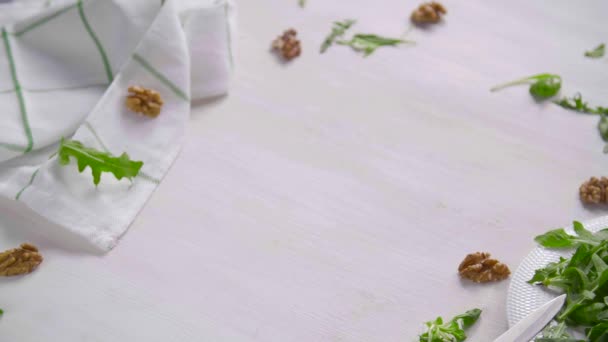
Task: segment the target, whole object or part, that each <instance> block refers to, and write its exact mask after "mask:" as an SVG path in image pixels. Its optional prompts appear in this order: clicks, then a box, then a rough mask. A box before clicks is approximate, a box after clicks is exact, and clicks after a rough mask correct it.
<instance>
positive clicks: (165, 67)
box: [0, 0, 235, 251]
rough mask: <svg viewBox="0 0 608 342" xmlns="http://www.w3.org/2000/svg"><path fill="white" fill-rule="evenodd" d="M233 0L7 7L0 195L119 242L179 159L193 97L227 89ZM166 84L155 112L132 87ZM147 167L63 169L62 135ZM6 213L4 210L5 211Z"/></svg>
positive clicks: (97, 241)
mask: <svg viewBox="0 0 608 342" xmlns="http://www.w3.org/2000/svg"><path fill="white" fill-rule="evenodd" d="M234 26H235V25H234V7H233V5H232V3H231V2H230V0H181V1H180V0H166V1H160V0H158V1H157V0H70V1H65V0H64V1H61V0H56V1H48V0H46V1H42V0H41V1H36V0H29V1H25V0H23V1H18V0H15V1H13V2H11V3H8V4H4V3H2V4H0V39H1V40H2V42H1V43H0V196H4V197H8V198H10V199H13V200H17V201H20V202H22V203H23V204H25V205H26V206H27V207H29V208H30V209H32V210H34V211H36V212H37V213H38V214H40V215H41V216H43V217H45V218H46V219H48V220H49V221H51V222H53V223H55V224H58V225H59V226H61V227H64V228H65V229H66V231H69V232H71V233H76V234H78V235H80V236H82V237H84V238H85V239H87V240H88V241H89V242H90V243H91V244H93V245H95V246H96V247H99V248H100V249H102V250H104V251H108V250H110V249H111V248H112V247H113V246H115V245H116V243H117V241H118V239H119V237H120V236H122V235H123V234H124V233H125V231H126V230H127V228H128V226H129V225H130V224H131V222H132V221H133V219H134V218H135V216H136V215H137V213H138V212H139V211H140V210H141V208H142V207H143V206H144V204H145V202H146V201H147V199H148V198H149V196H150V195H151V194H152V192H153V191H154V189H155V188H156V186H158V184H159V183H160V181H161V180H162V178H163V176H164V175H165V174H166V173H167V171H168V170H169V167H170V165H171V164H172V163H173V161H174V159H175V157H176V155H177V153H178V151H179V148H180V145H181V143H182V142H183V140H184V136H185V130H186V125H187V124H188V120H189V116H190V102H191V100H196V99H203V98H207V97H212V96H217V95H220V94H223V93H225V92H226V91H227V88H228V83H229V79H230V75H231V73H232V67H233V60H234V59H233V56H232V51H233V47H232V39H231V38H232V37H233V36H234ZM131 85H140V86H144V87H147V88H151V89H155V90H157V91H159V92H160V93H161V95H162V98H163V100H164V106H163V111H162V113H161V115H160V116H159V117H158V118H156V119H149V118H146V117H142V116H138V115H136V114H134V113H131V112H130V111H129V110H128V109H127V108H126V106H125V96H126V94H127V88H128V87H129V86H131ZM71 136H73V138H74V139H77V140H80V141H82V142H83V143H84V144H85V145H89V146H93V147H96V148H98V149H100V150H106V151H110V152H112V153H113V154H116V155H118V154H121V153H122V152H127V153H128V154H129V155H130V156H131V157H132V159H135V160H142V161H143V162H144V167H143V169H142V172H141V173H140V175H139V176H138V177H137V178H136V179H135V180H134V181H133V183H131V182H129V181H127V180H123V181H117V180H115V179H114V178H113V177H112V176H106V175H105V174H104V175H103V176H102V183H101V184H100V185H99V186H98V187H94V186H93V185H92V182H91V175H90V172H84V173H82V174H81V173H78V171H77V169H76V167H61V166H59V165H58V162H57V160H56V157H55V156H54V152H55V151H56V148H57V144H58V142H59V141H60V140H61V138H62V137H71ZM1 214H2V208H0V215H1Z"/></svg>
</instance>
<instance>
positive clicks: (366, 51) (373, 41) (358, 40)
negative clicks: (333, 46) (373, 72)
mask: <svg viewBox="0 0 608 342" xmlns="http://www.w3.org/2000/svg"><path fill="white" fill-rule="evenodd" d="M336 43H337V44H340V45H347V46H350V47H351V48H353V50H355V51H363V56H365V57H367V56H369V55H371V54H372V53H374V51H376V49H378V48H379V47H382V46H397V45H399V44H404V43H413V42H412V41H408V40H403V39H398V38H387V37H381V36H378V35H375V34H362V33H358V34H356V35H354V36H353V38H351V40H339V41H337V42H336Z"/></svg>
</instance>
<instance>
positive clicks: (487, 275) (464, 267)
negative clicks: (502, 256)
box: [458, 252, 511, 283]
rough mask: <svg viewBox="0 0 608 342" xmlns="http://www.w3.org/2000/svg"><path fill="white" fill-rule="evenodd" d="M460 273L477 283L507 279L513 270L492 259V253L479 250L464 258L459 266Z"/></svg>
mask: <svg viewBox="0 0 608 342" xmlns="http://www.w3.org/2000/svg"><path fill="white" fill-rule="evenodd" d="M458 273H460V276H461V277H463V278H467V279H470V280H472V281H474V282H476V283H487V282H490V281H499V280H503V279H506V278H508V277H509V275H510V274H511V271H510V270H509V267H508V266H507V265H505V264H503V263H501V262H499V261H498V260H496V259H491V258H490V253H481V252H477V253H472V254H469V255H467V256H466V257H465V258H464V260H463V261H462V262H461V263H460V265H459V266H458Z"/></svg>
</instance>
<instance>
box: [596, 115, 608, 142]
mask: <svg viewBox="0 0 608 342" xmlns="http://www.w3.org/2000/svg"><path fill="white" fill-rule="evenodd" d="M597 129H598V130H599V131H600V136H602V139H604V141H606V142H608V117H607V116H606V114H602V117H601V118H600V122H598V124H597Z"/></svg>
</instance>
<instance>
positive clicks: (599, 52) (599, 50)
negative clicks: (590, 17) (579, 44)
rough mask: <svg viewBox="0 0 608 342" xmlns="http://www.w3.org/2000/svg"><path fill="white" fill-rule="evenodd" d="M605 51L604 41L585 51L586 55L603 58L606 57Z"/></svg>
mask: <svg viewBox="0 0 608 342" xmlns="http://www.w3.org/2000/svg"><path fill="white" fill-rule="evenodd" d="M605 52H606V45H605V44H604V43H602V44H600V45H598V46H597V47H596V48H595V49H593V50H590V51H585V57H589V58H601V57H604V53H605Z"/></svg>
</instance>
